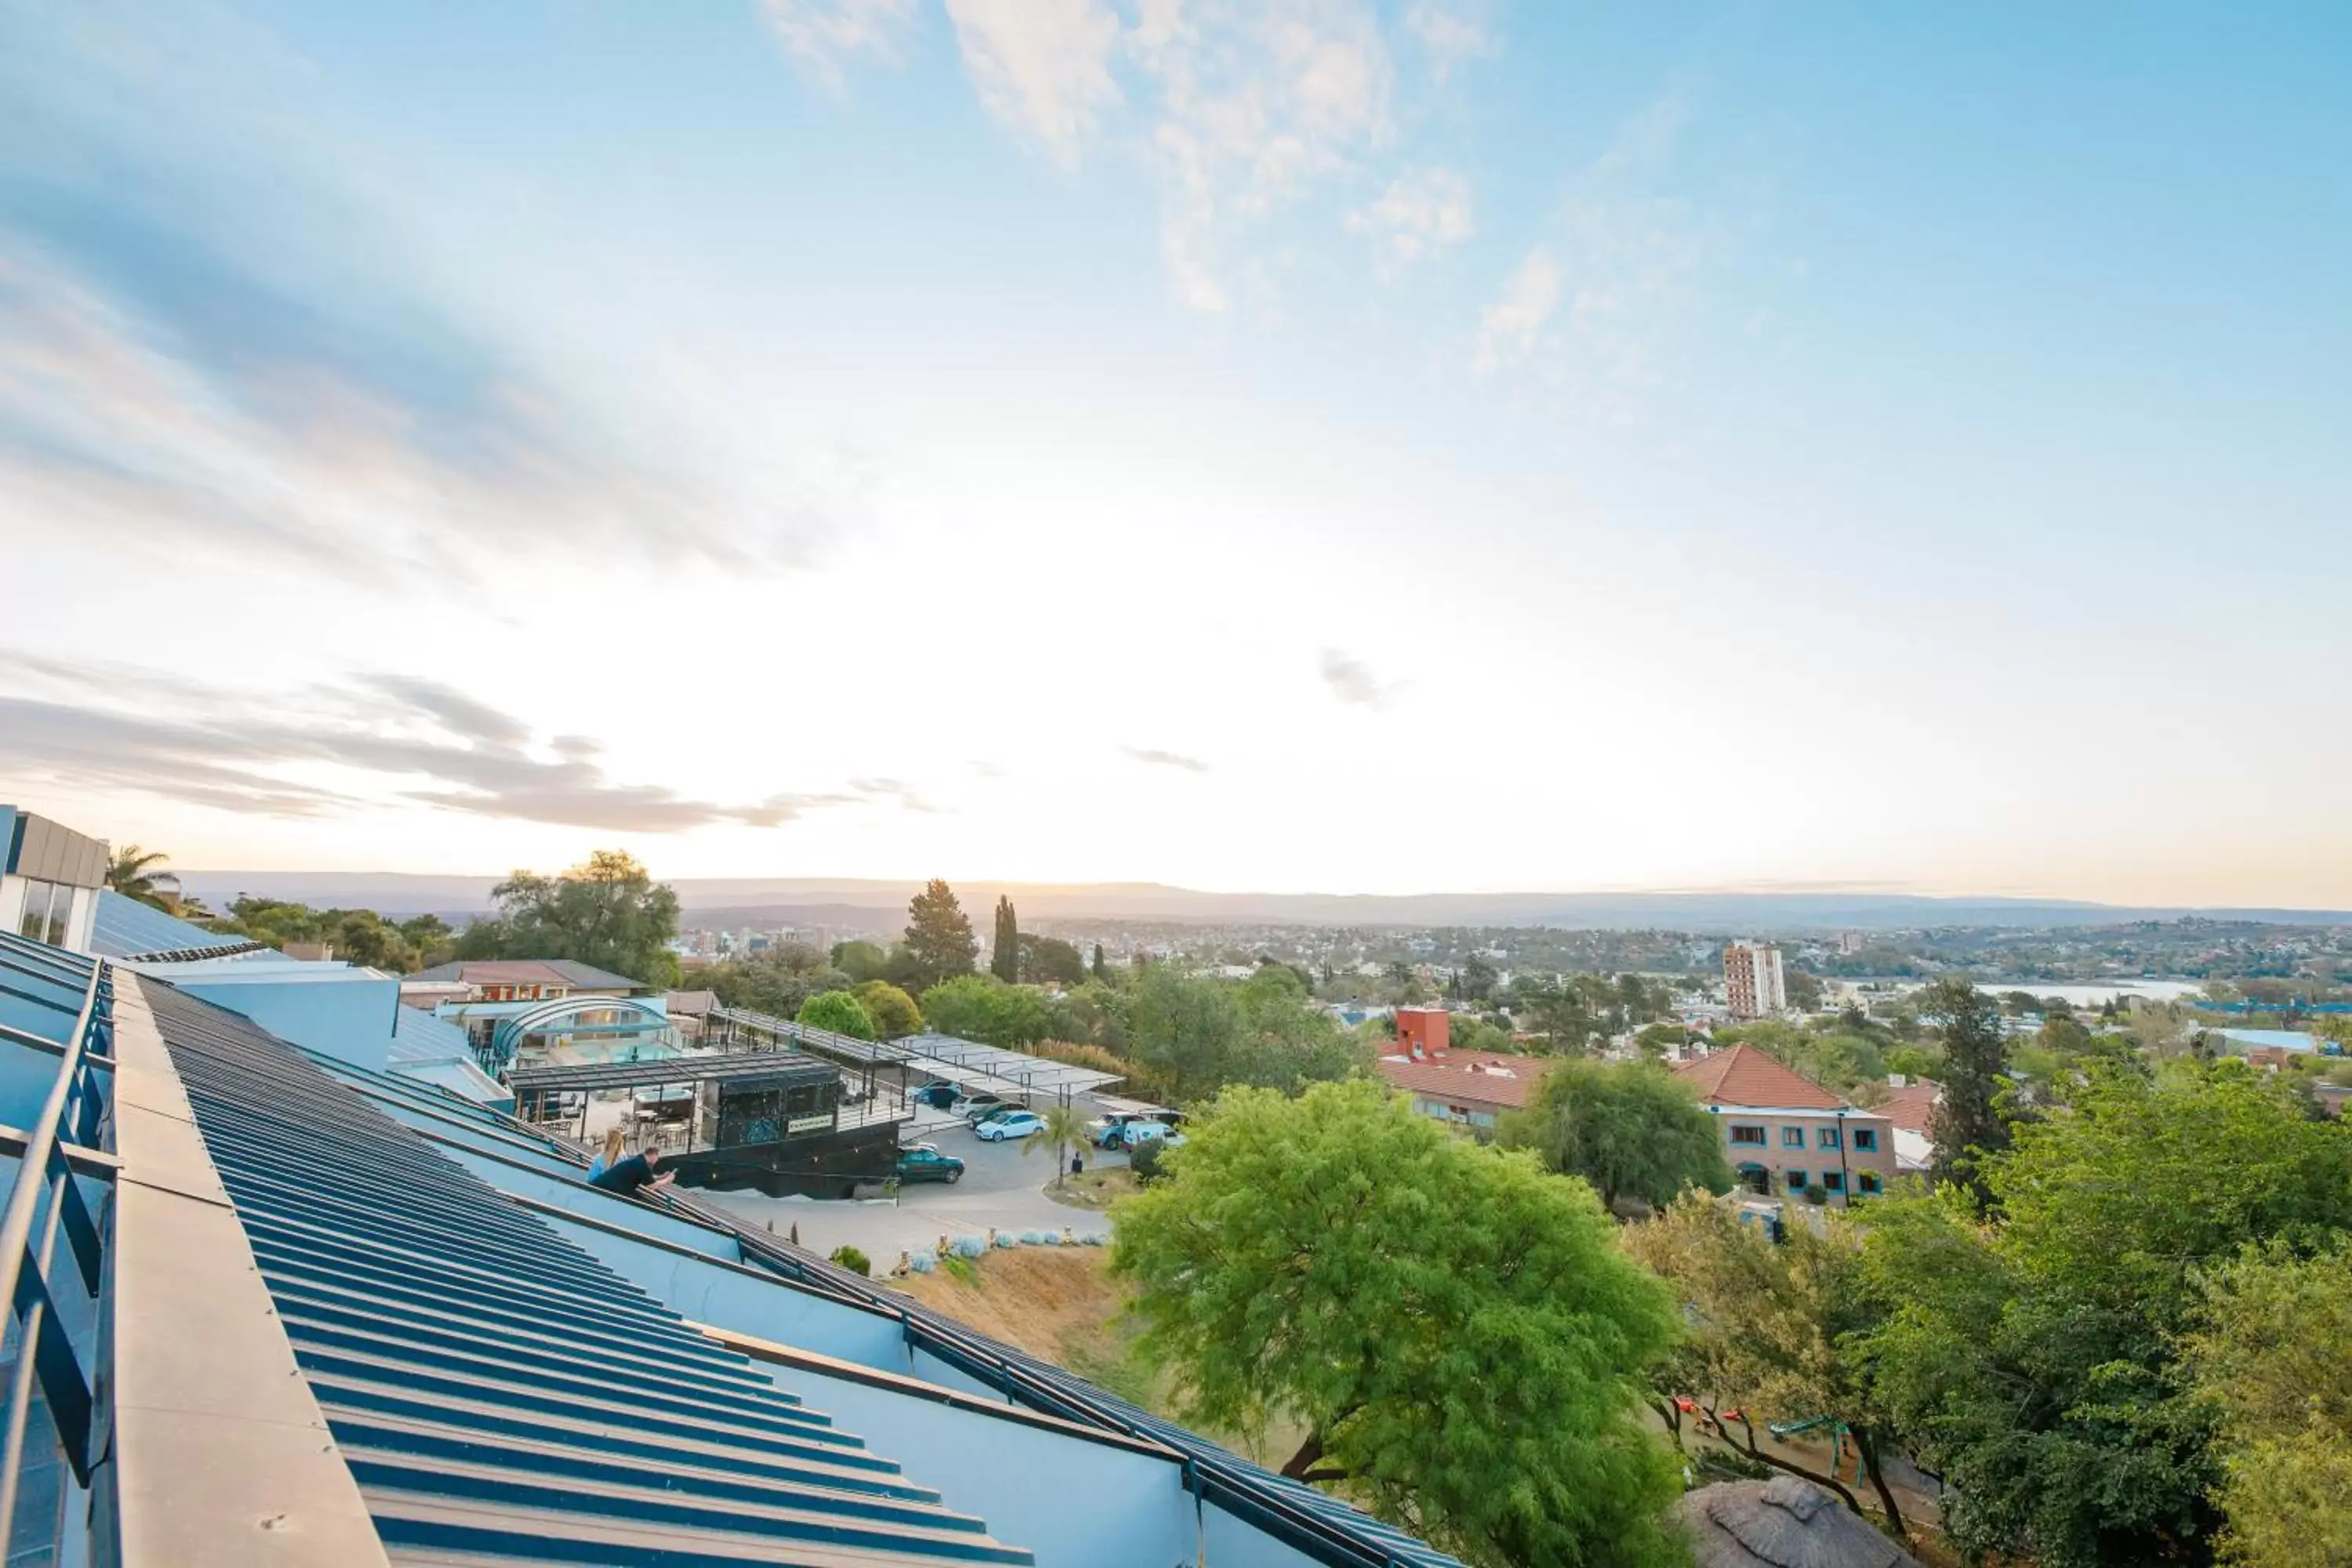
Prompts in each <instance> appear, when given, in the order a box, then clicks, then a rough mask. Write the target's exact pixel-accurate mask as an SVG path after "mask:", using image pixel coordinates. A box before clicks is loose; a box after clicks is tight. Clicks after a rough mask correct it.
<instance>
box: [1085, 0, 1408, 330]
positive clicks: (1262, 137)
mask: <svg viewBox="0 0 2352 1568" xmlns="http://www.w3.org/2000/svg"><path fill="white" fill-rule="evenodd" d="M1131 47H1132V50H1133V53H1134V56H1135V58H1136V59H1137V61H1138V62H1139V65H1140V67H1141V68H1142V70H1143V71H1144V72H1145V74H1146V75H1147V76H1148V77H1149V78H1150V79H1151V81H1152V82H1153V83H1154V84H1155V85H1156V87H1157V89H1158V101H1157V113H1156V119H1155V123H1154V125H1153V128H1152V132H1151V142H1152V146H1153V150H1154V153H1155V159H1156V163H1157V167H1158V172H1159V177H1160V193H1161V217H1160V254H1161V257H1162V259H1163V260H1164V261H1165V263H1166V265H1167V267H1168V270H1169V273H1170V276H1171V280H1172V282H1173V283H1174V285H1175V288H1176V291H1177V294H1178V296H1179V298H1181V300H1183V301H1184V302H1185V303H1186V304H1188V305H1190V306H1192V308H1193V309H1195V310H1203V311H1211V312H1214V311H1221V310H1225V309H1227V308H1228V307H1229V306H1230V305H1231V304H1232V303H1233V300H1234V286H1235V281H1234V280H1235V273H1236V269H1237V268H1239V269H1240V270H1241V271H1243V272H1244V274H1246V271H1247V267H1246V263H1245V262H1244V259H1243V254H1242V253H1243V250H1244V244H1245V241H1246V239H1247V237H1249V236H1250V235H1251V234H1252V233H1253V232H1255V230H1257V229H1258V228H1260V227H1262V226H1264V225H1265V223H1266V221H1267V220H1268V219H1269V218H1270V217H1271V216H1272V215H1274V214H1275V213H1276V212H1277V211H1278V210H1279V209H1281V208H1283V207H1284V206H1286V205H1289V204H1290V203H1292V202H1293V201H1295V200H1297V197H1298V196H1299V195H1301V194H1302V193H1304V192H1305V191H1306V190H1307V189H1308V188H1309V187H1310V186H1311V185H1312V184H1314V183H1316V182H1317V181H1318V180H1321V179H1325V178H1328V177H1329V176H1332V175H1334V174H1339V173H1340V172H1342V171H1344V170H1346V169H1348V168H1349V167H1350V166H1351V165H1352V163H1354V161H1355V160H1356V159H1357V158H1358V157H1360V155H1362V154H1363V153H1366V152H1369V151H1370V150H1371V149H1372V148H1374V147H1376V146H1378V145H1380V144H1381V142H1383V141H1384V140H1386V138H1387V137H1388V135H1389V132H1390V100H1391V94H1392V92H1393V89H1394V76H1395V70H1394V66H1393V63H1392V61H1391V55H1390V51H1389V47H1388V40H1387V37H1386V36H1385V35H1384V34H1383V33H1382V31H1381V26H1380V23H1379V20H1378V18H1377V16H1375V15H1374V13H1373V11H1372V10H1371V8H1370V6H1369V5H1364V4H1360V3H1357V0H1264V3H1250V0H1241V3H1227V4H1221V3H1216V0H1212V3H1211V4H1207V5H1200V6H1197V7H1195V8H1193V9H1191V10H1185V9H1183V8H1181V7H1180V6H1178V5H1174V4H1162V5H1150V6H1147V7H1146V8H1145V10H1144V11H1143V13H1142V16H1141V17H1140V19H1139V24H1138V26H1137V27H1136V30H1135V32H1134V34H1133V35H1132V38H1131Z"/></svg>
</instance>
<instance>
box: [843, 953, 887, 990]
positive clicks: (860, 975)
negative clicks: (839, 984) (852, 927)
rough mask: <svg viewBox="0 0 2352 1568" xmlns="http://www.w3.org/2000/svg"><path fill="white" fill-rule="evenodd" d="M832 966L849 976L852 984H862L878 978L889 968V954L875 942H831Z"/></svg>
mask: <svg viewBox="0 0 2352 1568" xmlns="http://www.w3.org/2000/svg"><path fill="white" fill-rule="evenodd" d="M833 966H834V967H835V969H838V970H840V971H841V972H842V973H844V974H846V975H848V976H849V978H850V981H851V983H852V984H858V985H863V984H866V982H867V981H869V980H879V979H881V978H882V977H883V975H884V974H886V973H887V972H888V971H889V968H890V955H889V953H887V952H885V951H884V950H883V949H882V947H881V945H880V944H879V943H877V942H835V943H834V944H833Z"/></svg>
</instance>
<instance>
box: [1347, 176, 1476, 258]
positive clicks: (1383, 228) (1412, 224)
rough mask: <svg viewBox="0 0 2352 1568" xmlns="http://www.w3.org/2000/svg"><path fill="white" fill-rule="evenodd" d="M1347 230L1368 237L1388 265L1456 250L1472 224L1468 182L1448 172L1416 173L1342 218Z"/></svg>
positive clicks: (1469, 234)
mask: <svg viewBox="0 0 2352 1568" xmlns="http://www.w3.org/2000/svg"><path fill="white" fill-rule="evenodd" d="M1348 227H1349V229H1350V230H1351V231H1352V232H1354V233H1357V234H1363V235H1370V236H1371V237H1373V238H1374V239H1375V240H1377V241H1378V242H1379V244H1380V246H1381V250H1382V252H1383V253H1384V254H1385V255H1386V256H1387V257H1388V258H1391V260H1395V261H1411V260H1412V259H1414V258H1417V257H1420V256H1422V255H1424V254H1426V253H1428V252H1430V251H1433V250H1437V249H1440V248H1442V247H1445V246H1449V245H1459V244H1460V243H1462V241H1464V240H1465V239H1467V238H1469V237H1470V236H1471V234H1472V233H1473V232H1474V229H1475V225H1474V224H1473V222H1472V219H1471V213H1470V182H1469V181H1468V180H1466V179H1465V178H1464V177H1463V176H1462V175H1461V174H1458V173H1456V172H1455V171H1454V170H1452V169H1418V170H1415V171H1414V172H1412V174H1406V175H1404V176H1402V178H1400V179H1399V180H1397V181H1396V182H1395V183H1394V184H1391V185H1390V186H1389V188H1388V189H1387V190H1386V191H1383V192H1382V193H1381V196H1380V199H1379V200H1377V201H1374V202H1371V203H1370V204H1368V205H1364V206H1361V207H1359V208H1357V209H1356V210H1355V211H1354V212H1351V213H1349V215H1348Z"/></svg>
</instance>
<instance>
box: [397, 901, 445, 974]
mask: <svg viewBox="0 0 2352 1568" xmlns="http://www.w3.org/2000/svg"><path fill="white" fill-rule="evenodd" d="M400 934H401V937H402V939H403V940H404V941H405V942H407V943H408V945H409V946H410V947H412V948H415V950H416V963H417V967H418V968H420V969H430V968H432V967H433V966H434V965H435V964H436V963H447V962H448V961H449V958H450V956H451V955H452V954H454V953H455V952H457V932H456V931H453V930H451V929H450V926H449V922H448V921H445V920H443V919H442V918H441V917H440V916H439V915H430V914H427V915H411V916H410V917H409V918H408V919H406V920H404V921H401V922H400Z"/></svg>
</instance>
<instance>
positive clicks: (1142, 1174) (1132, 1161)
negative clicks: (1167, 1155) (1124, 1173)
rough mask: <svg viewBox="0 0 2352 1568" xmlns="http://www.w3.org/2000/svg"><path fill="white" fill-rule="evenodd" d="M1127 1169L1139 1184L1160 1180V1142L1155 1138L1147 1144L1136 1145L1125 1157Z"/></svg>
mask: <svg viewBox="0 0 2352 1568" xmlns="http://www.w3.org/2000/svg"><path fill="white" fill-rule="evenodd" d="M1127 1168H1128V1169H1129V1170H1130V1171H1133V1172H1134V1173H1135V1179H1136V1180H1137V1181H1139V1182H1156V1181H1158V1180H1159V1179H1160V1141H1159V1140H1158V1139H1156V1138H1155V1139H1152V1140H1151V1141H1150V1142H1145V1143H1138V1144H1137V1145H1136V1146H1135V1149H1134V1151H1133V1152H1131V1153H1129V1155H1128V1157H1127Z"/></svg>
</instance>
